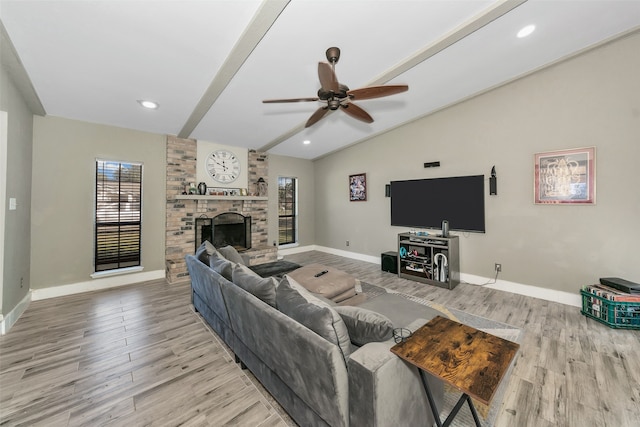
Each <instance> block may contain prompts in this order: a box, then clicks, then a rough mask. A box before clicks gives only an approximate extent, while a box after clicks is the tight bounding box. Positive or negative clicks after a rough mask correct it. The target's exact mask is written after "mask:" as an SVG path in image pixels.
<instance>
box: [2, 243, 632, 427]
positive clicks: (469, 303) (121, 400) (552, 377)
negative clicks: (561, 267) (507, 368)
mask: <svg viewBox="0 0 640 427" xmlns="http://www.w3.org/2000/svg"><path fill="white" fill-rule="evenodd" d="M286 259H287V260H289V261H293V262H297V263H299V264H303V265H304V264H310V263H313V262H318V263H322V264H326V265H329V266H332V267H336V268H339V269H342V270H345V271H348V272H350V273H351V274H353V275H355V276H356V277H358V278H360V279H361V280H364V281H367V282H369V283H373V284H377V285H380V286H384V287H387V288H390V289H395V290H398V291H401V292H405V293H408V294H412V295H415V296H417V297H420V298H424V299H427V300H431V301H435V302H437V303H439V304H443V305H446V306H449V307H452V308H456V309H459V310H465V311H468V312H470V313H473V314H476V315H479V316H484V317H487V318H491V319H494V320H497V321H500V322H505V323H509V324H511V325H514V326H518V327H520V328H523V329H524V331H525V333H524V338H523V342H522V343H521V348H520V352H519V353H518V355H517V356H516V362H515V363H516V364H515V367H514V370H513V373H512V375H511V376H510V378H509V384H508V389H507V392H506V394H505V398H504V402H503V406H502V409H501V411H500V414H499V415H498V419H497V421H496V426H497V427H503V426H518V427H520V426H536V427H538V426H543V427H544V426H571V427H574V426H575V427H582V426H616V427H632V426H639V425H640V422H639V420H640V357H638V355H640V331H626V330H615V329H610V328H608V327H607V326H605V325H602V324H600V323H597V322H596V321H594V320H590V319H587V318H585V317H584V316H582V315H581V314H580V310H579V309H578V308H575V307H569V306H565V305H562V304H557V303H553V302H548V301H543V300H539V299H535V298H529V297H524V296H521V295H515V294H510V293H507V292H501V291H496V290H492V289H487V288H482V287H479V286H474V285H468V284H464V283H462V284H460V285H459V286H458V287H456V288H455V289H453V290H451V291H449V290H446V289H440V288H436V287H433V286H428V285H424V284H420V283H417V282H413V281H409V280H405V279H399V278H398V277H397V275H393V274H390V273H386V272H382V271H380V267H379V266H378V265H376V264H371V263H367V262H362V261H357V260H353V259H348V258H343V257H339V256H335V255H331V254H326V253H322V252H315V251H314V252H306V253H302V254H296V255H291V256H287V257H286ZM0 425H1V426H23V425H24V426H26V425H28V426H38V425H42V426H45V425H46V426H101V425H108V426H140V425H162V426H173V425H187V426H208V425H211V426H220V425H241V426H263V427H270V426H287V425H293V422H292V421H291V420H290V419H289V418H288V416H287V415H286V414H284V413H283V412H282V409H281V408H280V407H279V405H277V403H275V402H274V401H273V399H272V398H270V396H269V395H268V394H267V393H266V392H265V391H264V389H262V387H261V386H260V385H259V384H258V383H257V381H256V380H255V378H253V376H252V375H251V374H250V373H248V372H247V371H242V370H241V369H240V368H239V366H238V365H237V364H235V363H234V362H233V358H232V356H231V355H230V353H229V352H228V349H227V348H226V347H225V346H224V345H222V344H221V342H220V341H219V340H218V339H217V337H216V336H215V334H213V333H212V332H211V331H210V329H209V328H208V327H207V326H206V325H205V324H204V323H203V322H202V321H201V319H200V317H199V316H198V315H197V314H196V313H194V312H193V309H192V307H191V306H190V301H189V286H188V284H187V283H183V284H174V285H169V284H167V283H165V282H164V281H151V282H145V283H143V284H138V285H132V286H127V287H122V288H117V289H113V290H108V291H100V292H91V293H86V294H79V295H74V296H69V297H62V298H55V299H50V300H44V301H36V302H32V303H31V305H30V306H29V308H28V309H27V311H26V312H25V313H24V314H23V316H22V317H21V318H20V319H19V320H18V322H17V323H16V325H15V326H14V327H13V328H12V329H11V331H10V332H9V333H8V334H7V335H5V336H3V337H0Z"/></svg>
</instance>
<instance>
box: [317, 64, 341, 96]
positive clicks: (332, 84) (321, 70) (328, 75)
mask: <svg viewBox="0 0 640 427" xmlns="http://www.w3.org/2000/svg"><path fill="white" fill-rule="evenodd" d="M318 77H319V78H320V85H321V86H322V89H324V90H326V91H333V92H337V91H338V79H337V78H336V73H334V71H333V68H331V65H329V64H327V63H326V62H318Z"/></svg>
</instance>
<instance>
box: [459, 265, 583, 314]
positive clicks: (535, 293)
mask: <svg viewBox="0 0 640 427" xmlns="http://www.w3.org/2000/svg"><path fill="white" fill-rule="evenodd" d="M460 279H461V280H463V281H464V282H466V283H470V284H472V285H474V284H480V283H487V282H491V281H493V279H488V278H486V277H482V276H475V275H473V274H464V273H461V274H460ZM484 286H485V287H486V288H491V289H497V290H499V291H506V292H511V293H514V294H518V295H525V296H528V297H533V298H539V299H543V300H546V301H553V302H559V303H560V304H565V305H571V306H574V307H582V297H581V296H580V294H579V293H578V292H577V291H576V293H575V294H573V293H571V292H565V291H558V290H555V289H548V288H541V287H539V286H532V285H525V284H522V283H516V282H510V281H508V280H500V279H498V280H497V281H496V283H492V284H489V285H484Z"/></svg>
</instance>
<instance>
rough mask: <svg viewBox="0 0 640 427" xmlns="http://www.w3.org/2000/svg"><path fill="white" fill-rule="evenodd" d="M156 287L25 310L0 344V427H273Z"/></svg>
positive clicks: (230, 367)
mask: <svg viewBox="0 0 640 427" xmlns="http://www.w3.org/2000/svg"><path fill="white" fill-rule="evenodd" d="M271 401H272V398H271V397H270V396H268V395H267V394H266V392H264V390H260V389H259V388H258V387H256V385H255V384H254V382H253V381H252V380H251V379H250V377H249V376H248V375H247V373H246V372H245V371H242V370H241V369H240V367H239V365H237V364H236V363H235V362H234V360H233V357H232V356H231V355H230V353H229V352H228V349H227V348H226V347H225V346H224V345H223V344H221V341H220V340H219V339H218V338H217V336H216V335H215V334H214V333H213V332H211V331H210V329H209V328H208V327H207V326H206V325H205V324H204V323H203V322H202V321H201V318H200V317H199V316H198V315H197V314H196V313H194V311H193V309H192V307H191V305H190V295H189V284H188V283H182V284H175V285H169V284H167V283H166V282H165V281H164V280H160V281H151V282H146V283H143V284H139V285H132V286H127V287H122V288H117V289H113V290H109V291H102V292H91V293H85V294H79V295H75V296H69V297H62V298H55V299H50V300H44V301H36V302H32V303H31V305H30V306H29V308H28V309H27V311H26V312H25V313H24V314H23V316H22V317H21V318H20V319H19V320H18V322H17V323H16V325H15V326H14V327H13V328H12V329H11V330H10V331H9V333H8V334H7V335H5V336H3V337H0V425H2V426H39V425H42V426H103V425H104V426H106V425H108V426H111V425H113V426H141V425H162V426H172V425H188V426H222V425H247V426H264V427H272V426H282V427H285V426H286V425H287V421H286V419H287V418H288V417H286V415H285V417H284V419H283V417H281V416H280V415H279V414H278V411H282V409H281V408H279V407H275V406H274V405H272V403H271Z"/></svg>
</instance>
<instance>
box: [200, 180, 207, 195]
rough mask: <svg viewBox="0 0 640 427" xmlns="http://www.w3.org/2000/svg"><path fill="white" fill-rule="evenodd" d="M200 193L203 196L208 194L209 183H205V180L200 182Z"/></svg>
mask: <svg viewBox="0 0 640 427" xmlns="http://www.w3.org/2000/svg"><path fill="white" fill-rule="evenodd" d="M198 194H200V195H201V196H204V195H206V194H207V184H205V183H204V182H201V183H200V184H198Z"/></svg>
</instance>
